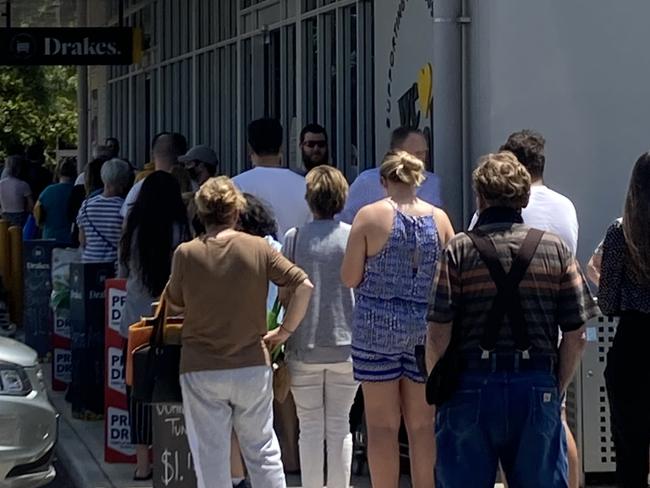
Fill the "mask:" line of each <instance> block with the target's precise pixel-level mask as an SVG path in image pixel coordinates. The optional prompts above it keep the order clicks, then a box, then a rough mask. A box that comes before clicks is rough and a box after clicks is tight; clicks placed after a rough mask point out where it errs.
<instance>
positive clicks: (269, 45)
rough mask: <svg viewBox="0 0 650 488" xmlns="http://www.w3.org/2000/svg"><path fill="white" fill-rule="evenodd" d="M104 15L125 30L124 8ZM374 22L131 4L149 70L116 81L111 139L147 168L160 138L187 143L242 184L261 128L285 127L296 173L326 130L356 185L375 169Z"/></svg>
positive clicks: (305, 1)
mask: <svg viewBox="0 0 650 488" xmlns="http://www.w3.org/2000/svg"><path fill="white" fill-rule="evenodd" d="M105 7H106V10H107V12H108V16H107V20H106V22H105V25H115V24H116V23H117V22H118V18H117V2H116V1H114V0H113V1H108V2H107V3H105ZM371 11H372V3H370V2H367V1H363V0H335V1H333V0H264V1H260V0H221V1H214V0H187V1H178V0H148V1H131V2H125V8H124V24H125V25H128V26H140V27H142V28H143V30H144V33H145V39H146V43H147V49H146V51H145V56H144V59H143V62H142V63H140V64H139V65H134V66H114V67H110V68H109V69H108V83H107V91H106V104H105V106H104V107H103V108H104V109H105V111H106V113H108V119H109V123H108V125H107V127H106V129H105V132H104V133H101V134H100V139H101V138H103V137H105V136H108V135H112V136H116V137H118V138H119V139H120V141H122V145H123V147H124V149H125V150H126V154H125V156H127V157H128V158H129V159H130V160H131V161H133V162H134V163H136V164H138V165H140V166H141V165H143V164H144V163H145V162H146V160H147V159H148V157H149V150H148V149H149V148H148V145H149V141H150V140H151V137H152V136H153V135H154V134H155V133H157V132H159V131H162V130H168V131H178V132H181V133H183V134H184V135H186V136H187V138H188V141H189V142H190V144H199V143H203V144H209V145H210V146H212V147H213V148H214V149H215V150H216V151H217V153H218V154H219V156H220V160H221V164H222V168H221V169H222V171H223V172H224V173H227V174H235V173H237V172H239V171H241V170H243V169H246V168H247V167H249V165H250V163H249V161H248V154H247V148H246V127H247V125H248V123H249V122H250V121H252V120H254V119H255V118H259V117H263V116H270V117H276V118H278V119H280V120H281V122H282V124H283V126H284V127H285V132H286V137H285V149H284V156H285V160H286V161H287V162H288V164H289V165H290V166H292V167H299V166H300V164H301V162H300V161H299V150H298V147H297V146H298V143H297V137H298V133H299V131H300V129H301V128H302V126H303V125H304V124H306V123H308V122H318V123H320V124H322V125H324V126H325V127H326V128H327V129H328V132H329V133H330V140H331V146H332V147H331V152H332V158H333V160H334V161H335V162H336V164H337V166H338V167H339V168H340V169H342V170H343V171H344V172H345V173H346V175H347V176H348V177H349V178H351V179H352V178H354V177H355V176H356V175H357V174H358V172H359V171H360V169H363V168H364V167H365V166H366V165H370V166H372V165H373V164H372V163H373V161H374V154H373V153H374V146H373V140H374V121H373V119H372V117H371V116H369V114H371V113H372V105H373V103H372V89H373V87H372V74H371V66H372V59H371V56H372V38H371V35H370V33H371V29H372V23H371V18H372V17H371V15H370V14H371ZM163 33H164V34H163ZM92 90H93V87H92V86H91V93H92ZM100 95H101V93H100ZM100 98H101V97H100Z"/></svg>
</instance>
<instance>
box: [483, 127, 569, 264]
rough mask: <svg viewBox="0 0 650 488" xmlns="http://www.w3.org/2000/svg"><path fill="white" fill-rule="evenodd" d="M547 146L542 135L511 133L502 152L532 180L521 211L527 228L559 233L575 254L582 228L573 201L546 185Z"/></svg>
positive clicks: (526, 132) (526, 131) (527, 132)
mask: <svg viewBox="0 0 650 488" xmlns="http://www.w3.org/2000/svg"><path fill="white" fill-rule="evenodd" d="M545 143H546V141H545V140H544V137H542V135H541V134H539V133H537V132H534V131H531V130H522V131H519V132H515V133H513V134H511V135H510V137H508V140H507V141H506V143H505V144H504V145H503V146H501V148H500V149H499V150H500V151H510V152H511V153H513V154H514V155H515V156H516V157H517V159H518V160H519V162H520V163H521V164H523V165H524V166H525V167H526V169H527V170H528V172H529V173H530V176H531V177H532V180H533V181H532V185H531V187H530V200H529V201H528V206H527V207H526V208H524V209H523V210H522V211H521V216H522V217H523V219H524V222H525V223H526V225H529V226H531V227H534V228H535V229H541V230H544V231H548V232H552V233H554V234H557V235H558V236H560V237H561V238H562V240H563V241H564V243H565V244H566V245H567V246H568V247H569V249H570V250H571V252H572V253H573V254H574V255H575V254H576V251H577V250H578V228H579V226H578V216H577V214H576V208H575V206H574V205H573V203H572V202H571V200H569V199H568V198H567V197H565V196H564V195H562V194H561V193H558V192H556V191H554V190H551V189H550V188H549V187H547V186H546V185H545V184H544V165H545V162H546V158H545V156H544V145H545ZM476 218H477V216H476V215H474V218H473V219H472V223H471V224H470V229H472V228H473V227H474V224H476Z"/></svg>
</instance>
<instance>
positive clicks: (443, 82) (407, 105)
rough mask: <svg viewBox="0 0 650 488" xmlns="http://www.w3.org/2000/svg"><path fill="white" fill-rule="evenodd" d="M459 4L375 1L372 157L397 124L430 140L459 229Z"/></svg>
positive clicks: (433, 163) (385, 145)
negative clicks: (373, 144) (416, 128)
mask: <svg viewBox="0 0 650 488" xmlns="http://www.w3.org/2000/svg"><path fill="white" fill-rule="evenodd" d="M459 16H460V2H459V1H458V0H436V1H435V2H433V1H431V0H410V1H404V0H381V1H379V0H378V1H376V2H375V11H374V20H373V22H374V31H375V36H374V39H375V41H374V42H375V47H374V52H375V56H374V58H375V63H374V66H375V70H374V75H375V118H376V141H375V142H376V154H377V157H378V160H379V159H380V158H381V156H382V155H383V154H384V153H385V152H386V150H387V148H388V146H389V141H390V133H391V131H392V130H394V129H395V128H396V127H399V126H401V125H407V126H413V127H418V128H420V129H422V130H423V131H424V132H425V134H426V135H427V137H428V139H429V146H430V148H431V151H430V155H429V157H430V161H428V162H427V163H428V166H429V169H431V170H433V171H435V173H436V174H438V175H439V176H440V178H441V179H442V182H443V185H442V191H443V200H444V203H445V210H446V211H447V212H448V213H449V215H450V217H451V218H452V221H453V222H454V225H455V226H456V227H462V224H463V218H462V214H463V195H464V191H465V187H464V186H463V184H462V174H463V165H462V151H461V146H462V141H461V111H460V106H461V99H460V97H461V84H460V74H461V71H460V68H461V57H460V26H459V24H458V23H457V22H456V19H457V17H459Z"/></svg>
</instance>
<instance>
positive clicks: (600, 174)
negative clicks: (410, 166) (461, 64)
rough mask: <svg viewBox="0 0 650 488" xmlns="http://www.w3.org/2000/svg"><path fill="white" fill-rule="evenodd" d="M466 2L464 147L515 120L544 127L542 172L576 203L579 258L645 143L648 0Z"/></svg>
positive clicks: (509, 127) (649, 93) (616, 209)
mask: <svg viewBox="0 0 650 488" xmlns="http://www.w3.org/2000/svg"><path fill="white" fill-rule="evenodd" d="M470 7H471V12H470V13H471V16H472V26H471V28H470V31H471V34H470V35H471V42H470V63H471V64H470V66H471V68H470V94H471V95H470V103H471V120H470V123H471V128H470V131H471V156H472V158H473V160H476V158H478V156H479V155H481V154H483V153H486V152H490V151H494V150H496V149H497V148H498V146H499V145H500V144H501V143H502V142H503V141H504V140H505V138H506V137H507V135H508V134H509V133H510V132H512V131H514V130H517V129H520V128H533V129H536V130H539V131H540V132H542V133H543V134H544V136H545V137H546V139H547V157H546V159H547V171H546V181H547V184H548V185H549V186H551V187H552V188H554V189H556V190H558V191H560V192H561V193H564V194H565V195H567V196H568V197H570V198H571V199H572V200H573V201H574V203H575V205H576V208H577V211H578V218H579V220H580V242H579V251H578V254H579V257H580V258H581V260H582V261H584V260H585V259H586V258H587V257H588V256H589V254H590V253H591V251H592V250H593V248H594V247H595V245H596V244H597V243H598V242H599V240H600V239H601V238H602V236H603V235H604V231H605V230H606V228H607V226H608V224H609V223H610V222H611V221H612V220H613V219H614V218H615V217H617V216H619V215H620V213H621V209H622V204H623V200H624V196H625V192H626V190H627V184H628V178H629V174H630V171H631V168H632V165H633V164H634V161H635V160H636V158H637V157H638V156H639V155H640V154H641V153H642V152H644V151H646V150H647V149H648V148H649V147H650V130H649V129H650V124H649V121H650V117H649V115H650V49H648V47H647V43H648V40H647V32H648V29H647V19H648V18H650V2H648V1H647V0H620V1H618V2H616V3H615V4H614V3H612V2H611V1H605V0H562V1H560V0H546V1H540V0H489V1H486V0H471V1H470ZM465 184H466V185H467V184H469V182H465Z"/></svg>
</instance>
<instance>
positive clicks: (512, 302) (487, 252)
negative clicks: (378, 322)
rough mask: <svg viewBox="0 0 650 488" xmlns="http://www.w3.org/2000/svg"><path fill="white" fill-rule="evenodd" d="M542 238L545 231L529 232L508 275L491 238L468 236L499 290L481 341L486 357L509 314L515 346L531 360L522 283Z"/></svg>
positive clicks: (482, 235)
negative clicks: (523, 307)
mask: <svg viewBox="0 0 650 488" xmlns="http://www.w3.org/2000/svg"><path fill="white" fill-rule="evenodd" d="M543 235H544V232H542V231H539V230H537V229H530V230H529V231H528V234H527V235H526V237H525V239H524V241H523V243H522V245H521V247H520V249H519V252H518V253H517V256H516V257H515V259H514V260H513V263H512V267H511V269H510V272H509V273H508V274H506V273H505V271H504V269H503V266H502V265H501V262H500V261H499V256H498V252H497V250H496V247H495V245H494V242H493V241H492V239H490V237H489V236H488V235H487V234H485V233H483V232H481V231H473V232H469V233H467V236H468V237H469V238H470V239H471V240H472V242H473V244H474V246H475V247H476V249H477V251H478V253H479V255H480V256H481V259H482V260H483V262H484V263H485V265H486V266H487V268H488V270H489V272H490V277H491V278H492V280H493V281H494V283H495V284H496V287H497V296H496V297H495V299H494V302H493V303H492V308H491V309H490V312H489V313H488V319H487V324H486V328H485V332H484V334H483V338H482V339H481V349H482V350H483V357H484V358H487V357H488V356H489V353H490V351H493V350H494V349H495V348H496V343H497V339H498V337H499V330H500V328H501V325H502V323H503V319H504V317H505V316H506V315H507V316H508V318H509V322H510V327H511V329H512V336H513V340H514V342H515V347H516V348H517V349H518V350H519V351H521V352H523V353H524V357H528V350H529V349H530V339H529V337H528V330H527V328H526V322H525V317H524V313H523V309H522V306H521V298H520V296H519V284H520V283H521V280H522V279H523V277H524V275H525V274H526V271H527V270H528V268H529V266H530V263H531V261H532V259H533V257H534V255H535V252H536V251H537V247H538V246H539V243H540V241H541V239H542V236H543Z"/></svg>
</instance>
